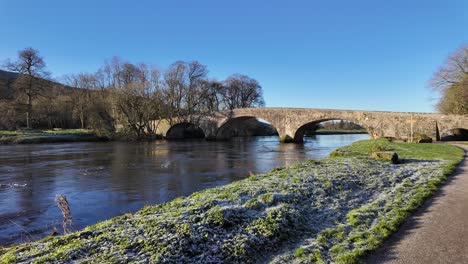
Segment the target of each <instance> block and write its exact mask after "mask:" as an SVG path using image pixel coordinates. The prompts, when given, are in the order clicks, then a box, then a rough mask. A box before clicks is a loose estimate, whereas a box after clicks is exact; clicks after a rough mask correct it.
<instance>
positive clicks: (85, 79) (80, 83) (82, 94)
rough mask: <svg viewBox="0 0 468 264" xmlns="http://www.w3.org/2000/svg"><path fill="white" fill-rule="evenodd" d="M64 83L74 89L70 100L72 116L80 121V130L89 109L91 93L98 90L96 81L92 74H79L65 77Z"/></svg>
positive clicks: (84, 123) (83, 126) (83, 125)
mask: <svg viewBox="0 0 468 264" xmlns="http://www.w3.org/2000/svg"><path fill="white" fill-rule="evenodd" d="M65 82H66V83H67V84H68V85H69V86H71V87H73V88H75V89H73V90H72V93H71V98H72V104H73V112H74V115H75V116H77V117H78V119H79V120H80V125H81V128H85V127H86V126H85V125H86V120H87V119H88V115H89V112H90V108H91V101H92V92H93V90H96V89H98V81H97V79H96V76H95V75H94V74H90V73H80V74H76V75H69V76H66V77H65Z"/></svg>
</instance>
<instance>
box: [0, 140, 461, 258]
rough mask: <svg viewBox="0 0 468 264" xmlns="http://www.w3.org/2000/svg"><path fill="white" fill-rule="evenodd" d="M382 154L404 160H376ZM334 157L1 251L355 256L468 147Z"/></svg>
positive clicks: (364, 145) (399, 147) (388, 146)
mask: <svg viewBox="0 0 468 264" xmlns="http://www.w3.org/2000/svg"><path fill="white" fill-rule="evenodd" d="M374 151H395V152H397V153H398V155H399V156H400V158H403V160H402V161H401V164H391V163H389V162H382V161H377V160H374V159H372V158H369V155H370V153H372V152H374ZM332 156H333V157H332V158H329V159H324V160H320V161H308V162H304V163H299V164H296V165H294V166H291V167H288V168H278V169H274V170H272V171H270V172H269V173H266V174H262V175H254V176H251V177H249V178H247V179H246V180H242V181H238V182H234V183H231V184H228V185H225V186H221V187H217V188H212V189H208V190H204V191H201V192H197V193H194V194H192V195H190V196H189V197H185V198H182V197H181V198H177V199H175V200H173V201H170V202H167V203H163V204H159V205H155V206H146V207H145V208H143V209H141V210H140V211H138V212H137V213H135V214H126V215H123V216H120V217H116V218H113V219H110V220H108V221H104V222H101V223H98V224H96V225H93V226H89V227H87V228H85V229H84V230H82V231H79V232H75V233H72V234H69V235H65V236H60V237H49V238H45V239H43V240H41V241H37V242H33V243H24V244H20V245H16V246H12V247H10V248H7V249H3V250H1V249H0V254H2V255H1V257H0V262H1V261H3V262H5V263H30V262H32V263H50V262H70V261H77V262H79V261H83V262H91V263H98V262H103V263H119V262H140V261H141V262H145V261H150V262H177V263H206V262H211V263H216V262H228V263H232V262H245V263H252V262H257V261H266V262H274V263H275V262H276V263H284V262H287V263H303V262H317V263H328V262H336V263H354V262H356V261H357V260H358V259H359V257H360V256H362V255H363V254H365V253H366V252H367V251H369V250H373V249H375V248H376V247H377V246H378V245H379V244H380V243H381V242H382V240H383V239H384V238H386V237H387V236H389V235H390V234H391V233H392V232H394V231H395V230H396V229H397V227H398V226H399V225H400V224H401V222H402V221H403V220H404V219H405V218H406V217H407V216H408V215H409V214H410V212H411V211H412V210H414V209H415V208H417V207H418V206H419V205H420V204H421V203H422V202H423V201H424V199H425V198H427V197H428V196H429V195H431V193H433V192H434V191H435V190H436V188H437V186H438V185H439V184H440V183H441V182H443V181H444V180H445V179H446V175H447V174H449V173H451V171H452V170H453V168H454V167H455V166H456V164H457V163H458V162H459V161H460V160H461V158H462V156H463V151H462V150H461V149H459V148H456V147H454V146H450V145H442V144H408V143H394V142H390V141H387V140H376V141H372V140H367V141H360V142H356V143H354V144H352V145H350V146H347V147H344V148H341V149H339V150H337V151H335V152H334V153H333V154H332Z"/></svg>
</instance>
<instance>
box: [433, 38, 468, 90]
mask: <svg viewBox="0 0 468 264" xmlns="http://www.w3.org/2000/svg"><path fill="white" fill-rule="evenodd" d="M467 76H468V45H464V46H462V47H460V48H459V49H457V50H456V51H455V52H454V53H453V54H451V55H450V56H449V57H448V58H447V59H446V61H445V63H444V64H443V65H442V66H441V67H440V68H439V70H438V71H437V72H435V73H434V76H433V77H432V79H431V82H430V84H431V86H432V87H433V88H435V89H439V90H441V91H443V90H444V89H446V88H448V87H450V86H452V85H453V84H457V83H460V82H461V81H462V80H463V79H465V78H467Z"/></svg>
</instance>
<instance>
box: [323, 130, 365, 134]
mask: <svg viewBox="0 0 468 264" xmlns="http://www.w3.org/2000/svg"><path fill="white" fill-rule="evenodd" d="M315 133H316V134H367V131H366V130H365V129H361V130H331V129H318V130H317V131H315Z"/></svg>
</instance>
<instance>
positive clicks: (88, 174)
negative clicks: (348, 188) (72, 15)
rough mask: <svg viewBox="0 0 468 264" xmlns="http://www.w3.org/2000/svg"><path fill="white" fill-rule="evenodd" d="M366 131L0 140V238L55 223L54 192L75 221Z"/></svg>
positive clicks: (29, 236)
mask: <svg viewBox="0 0 468 264" xmlns="http://www.w3.org/2000/svg"><path fill="white" fill-rule="evenodd" d="M368 138H369V136H368V135H367V134H345V135H316V136H312V137H306V138H305V142H304V144H280V143H279V141H278V138H277V137H255V138H234V139H232V140H231V141H229V142H207V141H204V140H200V141H156V142H152V143H133V142H132V143H128V142H106V143H62V144H36V145H3V146H0V245H8V244H12V243H19V242H25V241H33V240H36V239H40V238H42V237H44V236H47V235H49V234H51V233H52V232H54V230H56V231H57V232H59V233H60V232H61V223H62V215H61V212H60V210H59V209H58V207H57V206H56V204H55V201H54V198H55V195H56V194H62V195H65V196H66V197H67V199H68V202H69V204H70V208H71V214H72V217H73V228H74V229H75V230H76V229H81V228H83V227H85V226H87V225H90V224H94V223H96V222H98V221H102V220H105V219H108V218H111V217H113V216H117V215H120V214H123V213H126V212H135V211H137V210H138V209H140V208H141V207H143V206H144V205H146V204H156V203H161V202H165V201H169V200H171V199H173V198H175V197H178V196H186V195H189V194H191V193H193V192H195V191H198V190H202V189H206V188H210V187H214V186H219V185H224V184H227V183H230V182H232V181H236V180H240V179H243V178H245V177H248V176H249V175H250V174H255V173H263V172H267V171H269V170H271V169H273V168H275V167H283V166H288V165H291V164H293V163H297V162H301V161H305V160H309V159H321V158H325V157H327V156H328V154H329V153H330V152H331V151H332V150H334V149H336V148H338V147H341V146H344V145H348V144H350V143H352V142H354V141H357V140H362V139H368Z"/></svg>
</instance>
